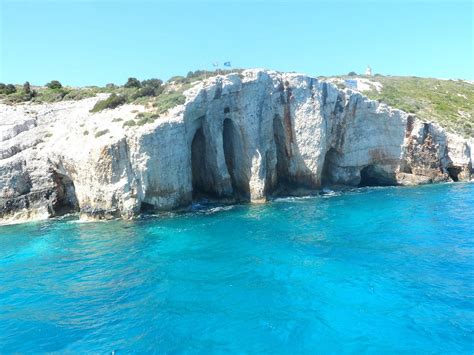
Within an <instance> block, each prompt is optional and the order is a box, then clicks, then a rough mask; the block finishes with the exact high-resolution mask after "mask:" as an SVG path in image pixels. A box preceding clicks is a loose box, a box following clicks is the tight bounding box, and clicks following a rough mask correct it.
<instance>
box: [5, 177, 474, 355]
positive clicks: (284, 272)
mask: <svg viewBox="0 0 474 355" xmlns="http://www.w3.org/2000/svg"><path fill="white" fill-rule="evenodd" d="M473 344H474V184H445V185H437V186H425V187H417V188H378V189H361V190H358V191H354V192H348V193H345V194H342V195H340V196H331V197H314V198H307V199H282V200H277V201H274V202H271V203H269V204H266V205H259V206H237V207H233V208H229V209H224V210H222V209H217V210H216V209H214V210H208V211H201V212H194V213H187V214H180V215H175V216H169V217H160V218H156V217H148V218H144V219H142V220H139V221H136V222H133V223H131V222H123V221H113V222H104V223H78V222H77V221H74V220H62V221H61V220H57V221H46V222H41V223H32V224H24V225H16V226H4V227H0V352H2V353H6V352H7V353H8V352H13V351H20V352H32V351H35V352H52V351H58V352H99V353H110V352H111V351H113V350H115V351H116V352H117V353H121V352H122V353H125V352H138V353H142V352H161V353H163V352H166V353H176V352H177V353H181V352H187V353H195V352H197V353H215V352H228V351H230V352H239V353H242V352H251V353H264V352H265V353H267V352H272V353H308V354H309V353H315V352H317V353H341V352H342V353H360V352H363V353H395V352H397V353H398V352H410V353H414V352H421V353H466V354H472V352H473V351H474V345H473Z"/></svg>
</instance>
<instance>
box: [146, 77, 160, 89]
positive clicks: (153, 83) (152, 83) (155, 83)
mask: <svg viewBox="0 0 474 355" xmlns="http://www.w3.org/2000/svg"><path fill="white" fill-rule="evenodd" d="M161 85H163V81H162V80H160V79H148V80H143V81H142V86H143V87H150V88H154V89H157V88H159V87H160V86H161Z"/></svg>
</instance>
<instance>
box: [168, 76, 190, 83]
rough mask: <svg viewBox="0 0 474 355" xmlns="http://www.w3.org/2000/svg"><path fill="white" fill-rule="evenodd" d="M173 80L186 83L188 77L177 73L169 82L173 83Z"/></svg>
mask: <svg viewBox="0 0 474 355" xmlns="http://www.w3.org/2000/svg"><path fill="white" fill-rule="evenodd" d="M173 81H174V82H176V83H178V84H180V83H184V82H185V81H186V78H185V77H184V76H181V75H176V76H172V77H171V78H169V79H168V82H169V83H171V82H173Z"/></svg>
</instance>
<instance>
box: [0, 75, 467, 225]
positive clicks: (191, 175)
mask: <svg viewBox="0 0 474 355" xmlns="http://www.w3.org/2000/svg"><path fill="white" fill-rule="evenodd" d="M104 95H106V94H99V95H98V96H97V97H93V98H87V99H83V100H80V101H66V102H59V103H54V104H22V105H15V106H10V105H5V104H0V117H1V119H0V223H2V222H3V223H8V222H11V221H18V220H20V221H21V220H25V221H26V220H34V219H44V218H49V217H54V216H59V215H63V214H66V213H70V212H79V213H80V214H81V216H83V217H84V218H93V219H102V218H117V217H120V218H133V217H135V216H137V215H139V214H140V213H141V212H142V211H150V210H172V209H176V208H179V207H182V206H187V205H190V204H191V203H192V201H193V200H196V199H199V198H200V197H202V196H210V197H212V198H213V199H216V200H225V201H228V202H232V201H239V202H247V201H248V202H262V201H265V200H266V199H267V197H268V196H272V195H274V194H275V193H277V192H280V193H281V192H283V193H284V192H285V191H286V192H291V191H292V190H293V189H300V188H302V189H306V188H307V189H319V188H322V187H324V186H332V185H343V186H353V187H354V186H387V185H417V184H427V183H435V182H442V181H469V180H470V179H471V177H472V174H474V172H473V170H472V168H473V159H474V154H473V153H474V152H473V150H474V142H473V141H472V140H468V139H465V138H463V137H461V136H459V135H456V134H453V133H449V132H446V131H445V130H443V129H442V128H441V127H440V126H439V125H437V124H435V123H431V122H422V121H421V120H419V119H417V118H416V117H414V116H413V115H410V114H408V113H405V112H403V111H400V110H397V109H393V108H390V107H388V106H387V105H385V104H382V103H379V102H377V101H373V100H369V99H368V98H366V97H365V96H363V95H361V94H360V93H358V92H355V91H351V90H350V89H344V90H342V89H338V88H337V87H336V86H335V85H333V84H331V83H328V82H324V81H320V80H317V79H315V78H311V77H308V76H305V75H302V74H293V73H291V74H290V73H278V72H272V71H265V70H256V69H255V70H247V71H244V72H243V73H241V74H229V75H225V76H216V77H213V78H210V79H207V80H205V81H203V82H198V83H196V84H195V85H194V86H193V87H191V88H190V89H188V90H187V91H185V92H184V95H185V96H186V102H185V104H184V105H179V106H177V107H175V108H172V109H170V110H169V111H168V112H167V113H166V114H165V115H163V116H162V117H160V118H159V119H157V120H155V121H154V122H150V123H148V124H146V125H143V126H132V127H128V126H125V125H123V121H126V120H129V119H131V118H133V117H134V116H135V115H136V113H137V112H146V111H147V110H148V109H147V108H146V107H145V106H142V105H130V104H126V105H123V106H120V107H118V108H116V109H114V110H104V111H102V112H98V113H91V112H90V110H91V108H92V107H93V106H94V105H95V103H96V102H97V101H98V100H100V99H102V98H104V97H105V96H104Z"/></svg>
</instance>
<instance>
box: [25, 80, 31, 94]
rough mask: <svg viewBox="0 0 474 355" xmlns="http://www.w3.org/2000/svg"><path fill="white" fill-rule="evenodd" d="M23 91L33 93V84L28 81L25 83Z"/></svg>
mask: <svg viewBox="0 0 474 355" xmlns="http://www.w3.org/2000/svg"><path fill="white" fill-rule="evenodd" d="M23 91H24V92H25V94H31V86H30V83H29V82H28V81H26V82H25V83H24V84H23Z"/></svg>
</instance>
